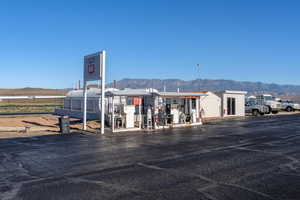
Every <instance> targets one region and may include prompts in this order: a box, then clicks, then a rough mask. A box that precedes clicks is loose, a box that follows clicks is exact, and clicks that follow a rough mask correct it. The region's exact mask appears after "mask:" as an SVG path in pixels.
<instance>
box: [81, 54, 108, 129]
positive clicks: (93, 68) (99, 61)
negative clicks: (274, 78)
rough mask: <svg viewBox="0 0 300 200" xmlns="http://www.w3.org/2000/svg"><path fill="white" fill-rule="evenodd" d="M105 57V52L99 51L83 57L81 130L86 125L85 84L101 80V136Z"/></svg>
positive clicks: (103, 108)
mask: <svg viewBox="0 0 300 200" xmlns="http://www.w3.org/2000/svg"><path fill="white" fill-rule="evenodd" d="M105 56H106V52H105V51H101V52H97V53H94V54H90V55H87V56H84V78H83V80H84V83H83V84H84V104H83V130H86V128H87V125H86V121H87V82H88V81H100V80H101V83H102V84H101V85H102V86H101V106H99V107H101V108H100V109H101V116H100V117H101V134H104V128H105V127H104V120H105V119H104V118H105Z"/></svg>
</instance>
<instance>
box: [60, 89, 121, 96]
mask: <svg viewBox="0 0 300 200" xmlns="http://www.w3.org/2000/svg"><path fill="white" fill-rule="evenodd" d="M115 90H117V89H115V88H106V92H108V91H115ZM87 96H88V97H99V98H100V97H101V89H99V88H90V89H88V90H87ZM66 97H83V90H72V91H70V92H68V94H67V95H66Z"/></svg>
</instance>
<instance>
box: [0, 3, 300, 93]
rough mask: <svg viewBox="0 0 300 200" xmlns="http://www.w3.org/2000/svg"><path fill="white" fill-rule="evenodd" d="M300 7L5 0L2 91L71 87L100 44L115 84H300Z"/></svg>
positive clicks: (0, 11) (0, 14)
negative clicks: (174, 81) (217, 81)
mask: <svg viewBox="0 0 300 200" xmlns="http://www.w3.org/2000/svg"><path fill="white" fill-rule="evenodd" d="M299 9H300V1H292V0H289V1H281V0H263V1H262V0H252V1H243V0H240V1H237V0H209V1H204V0H203V1H202V0H186V1H183V0H151V1H149V0H127V1H125V0H105V1H100V0H97V1H96V0H95V1H92V0H86V1H83V0H82V1H80V0H78V1H71V0H70V1H66V0H51V1H38V0H36V1H32V0H26V1H22V0H19V1H15V0H3V1H1V4H0V26H1V29H0V30H1V31H0V69H1V72H0V73H1V78H0V88H18V87H47V88H68V87H72V86H73V85H74V83H75V81H76V80H79V79H82V73H83V72H82V71H83V70H82V68H83V56H84V55H86V54H90V53H93V52H95V51H99V50H102V49H105V50H106V51H107V56H108V57H107V79H108V80H107V81H108V82H110V81H112V80H114V79H117V80H119V79H122V78H161V79H164V78H179V79H184V80H192V79H196V78H207V79H232V80H243V81H261V82H267V83H279V84H299V85H300V78H299V77H300V56H299V55H300V54H299V52H300V12H299ZM197 63H199V64H200V65H201V70H200V71H198V70H197V68H196V65H197Z"/></svg>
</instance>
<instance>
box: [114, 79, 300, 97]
mask: <svg viewBox="0 0 300 200" xmlns="http://www.w3.org/2000/svg"><path fill="white" fill-rule="evenodd" d="M112 85H113V84H110V86H112ZM164 86H165V87H166V90H167V91H177V88H180V90H181V91H196V90H209V91H219V90H243V91H247V92H249V94H261V93H271V94H273V95H275V96H300V85H279V84H267V83H261V82H245V81H232V80H207V79H197V80H191V81H184V80H179V79H165V80H161V79H123V80H120V81H117V88H155V89H158V90H160V91H162V90H163V89H164Z"/></svg>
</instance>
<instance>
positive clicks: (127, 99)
mask: <svg viewBox="0 0 300 200" xmlns="http://www.w3.org/2000/svg"><path fill="white" fill-rule="evenodd" d="M246 94H247V92H243V91H230V90H225V91H220V92H209V91H203V92H158V91H157V90H155V89H124V90H118V89H112V88H111V89H107V90H106V98H105V120H106V124H107V125H108V126H110V127H112V130H113V131H117V129H119V130H121V129H128V128H130V129H141V128H149V127H150V128H151V129H152V128H154V129H156V128H165V127H176V126H184V125H199V124H202V120H203V119H204V120H206V119H207V120H208V119H216V118H222V117H241V116H245V95H246ZM87 97H88V98H87V119H88V120H96V119H99V118H100V114H101V109H100V103H101V90H100V89H96V88H92V89H89V90H88V91H87ZM83 104H84V98H83V91H82V90H74V91H71V92H69V93H68V94H67V95H66V98H65V100H64V107H63V108H62V109H57V110H56V114H57V115H68V116H70V117H73V118H79V119H82V116H83Z"/></svg>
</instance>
